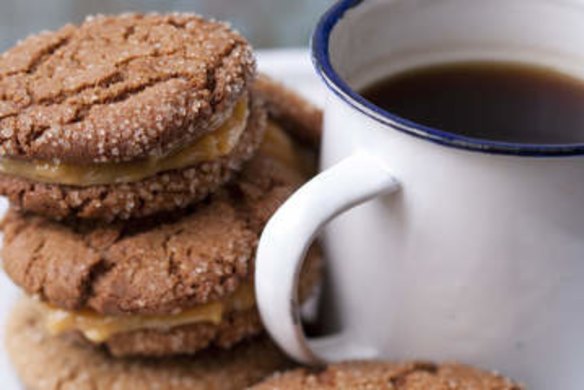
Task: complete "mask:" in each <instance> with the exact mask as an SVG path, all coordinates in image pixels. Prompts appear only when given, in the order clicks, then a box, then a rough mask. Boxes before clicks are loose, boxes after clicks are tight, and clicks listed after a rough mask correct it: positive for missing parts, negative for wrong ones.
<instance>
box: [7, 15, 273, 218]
mask: <svg viewBox="0 0 584 390" xmlns="http://www.w3.org/2000/svg"><path fill="white" fill-rule="evenodd" d="M254 76H255V62H254V59H253V53H252V50H251V47H250V46H249V44H248V43H247V42H246V41H245V39H244V38H242V37H241V36H240V35H239V34H238V33H236V32H234V31H233V30H231V29H230V28H229V27H228V26H227V25H225V24H224V23H218V22H214V21H208V20H205V19H203V18H201V17H199V16H196V15H189V14H172V15H156V14H149V15H139V14H127V15H121V16H100V17H94V18H89V19H87V20H86V21H85V22H84V23H83V24H81V25H79V26H73V25H68V26H65V27H63V28H62V29H60V30H58V31H56V32H49V33H42V34H39V35H36V36H33V37H30V38H28V39H26V40H24V41H23V42H22V43H20V44H18V45H17V46H16V47H14V48H12V49H10V50H8V51H7V52H5V53H4V54H3V55H2V56H1V57H0V172H1V174H0V194H3V195H6V196H8V197H9V199H10V200H11V202H12V204H13V205H14V206H15V207H17V208H19V209H20V210H23V211H31V212H35V213H38V214H42V215H44V216H47V217H51V218H56V219H63V218H66V217H77V218H90V219H104V220H114V219H128V218H136V217H144V216H148V215H151V214H154V213H157V212H160V211H169V210H174V209H177V208H185V207H187V206H188V205H189V204H192V203H194V202H196V201H198V200H201V199H203V198H204V197H205V196H207V195H208V194H209V193H212V192H214V191H215V190H216V189H218V188H219V187H220V186H221V185H223V184H224V183H225V182H227V181H228V180H229V179H230V178H231V177H232V176H233V174H234V172H236V171H238V170H239V169H240V167H241V165H242V163H243V162H245V161H246V160H248V159H249V158H251V156H252V155H253V153H254V150H255V149H256V148H257V146H258V145H259V143H260V141H261V138H262V134H263V131H264V127H265V109H264V108H263V107H262V104H261V103H260V102H259V99H258V98H256V97H254V96H253V93H251V92H250V88H249V87H250V85H251V83H252V81H253V79H254Z"/></svg>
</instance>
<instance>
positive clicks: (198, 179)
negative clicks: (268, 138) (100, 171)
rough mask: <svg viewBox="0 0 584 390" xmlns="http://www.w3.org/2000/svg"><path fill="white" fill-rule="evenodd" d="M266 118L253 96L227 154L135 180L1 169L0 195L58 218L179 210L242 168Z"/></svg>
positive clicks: (116, 216) (121, 216)
mask: <svg viewBox="0 0 584 390" xmlns="http://www.w3.org/2000/svg"><path fill="white" fill-rule="evenodd" d="M265 122H266V113H265V110H264V109H263V108H262V107H261V106H260V104H258V103H257V99H256V104H254V105H253V107H252V111H251V114H250V118H249V122H248V126H247V129H246V130H245V132H244V133H243V135H242V137H241V139H240V141H239V143H238V144H237V146H236V147H235V149H234V150H233V151H232V152H231V153H230V154H229V155H227V156H224V157H221V158H218V159H215V160H212V161H206V162H202V163H200V164H197V165H195V166H192V167H188V168H185V169H180V170H171V171H167V172H161V173H158V174H156V175H154V176H152V177H149V178H146V179H143V180H140V181H137V182H129V183H121V184H109V185H94V186H89V187H78V186H70V185H60V184H50V183H41V182H34V181H31V180H28V179H24V178H19V177H17V176H10V175H5V174H1V173H0V194H2V195H4V196H6V197H8V199H9V200H10V203H11V205H12V207H14V208H15V209H17V210H19V211H22V212H33V213H36V214H39V215H42V216H44V217H49V218H51V219H57V220H62V219H64V218H68V217H75V218H83V219H102V220H107V221H112V220H114V219H129V218H139V217H146V216H150V215H153V214H155V213H159V212H163V211H173V210H174V209H177V208H178V209H183V208H186V207H188V206H189V205H190V204H192V203H195V202H197V201H200V200H201V199H204V198H205V197H206V196H208V195H209V193H212V192H213V191H215V190H217V189H218V188H220V187H221V186H222V185H224V184H225V183H226V182H227V181H229V179H231V178H232V177H233V175H234V174H235V173H236V172H237V171H238V170H239V169H241V166H242V164H243V163H244V162H245V161H247V160H248V159H249V158H250V157H251V156H253V154H254V153H255V151H256V149H257V147H258V145H259V144H260V143H261V139H262V137H263V134H264V129H265Z"/></svg>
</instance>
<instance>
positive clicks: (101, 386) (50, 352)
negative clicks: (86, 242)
mask: <svg viewBox="0 0 584 390" xmlns="http://www.w3.org/2000/svg"><path fill="white" fill-rule="evenodd" d="M40 321H41V320H40V318H39V313H38V311H37V306H36V304H35V303H34V302H31V301H29V300H27V301H21V302H19V304H18V306H17V307H16V309H15V310H14V312H13V314H12V317H11V318H10V320H9V323H8V328H7V332H6V346H7V350H8V353H9V355H10V357H11V360H12V363H13V366H14V368H15V369H16V371H17V373H18V374H19V376H20V378H21V380H22V382H23V384H24V385H25V386H26V388H27V389H30V390H57V389H59V390H68V389H71V390H72V389H75V390H89V389H91V390H109V389H117V390H134V389H168V390H187V389H188V390H211V389H213V390H215V389H222V390H230V389H233V390H235V389H237V390H239V389H243V388H246V387H247V386H249V385H251V384H253V383H255V382H258V381H259V380H261V379H262V378H264V377H266V376H267V375H269V374H271V373H272V372H274V371H276V370H281V369H285V368H287V367H290V366H291V363H290V362H289V361H288V360H287V359H286V358H285V357H284V356H283V355H282V354H281V353H280V352H278V350H277V349H276V348H275V347H274V346H273V345H272V344H271V343H270V342H269V341H268V340H266V339H263V338H260V339H255V340H253V341H249V342H246V343H243V344H241V345H238V346H237V347H235V348H234V349H231V350H229V351H224V350H209V351H205V352H203V353H201V354H200V355H198V356H197V357H195V358H192V357H188V358H187V357H184V358H181V357H175V358H164V359H115V358H112V357H110V356H109V355H108V354H106V353H104V352H103V351H100V350H98V349H95V348H92V347H88V346H86V345H83V344H76V343H74V342H71V341H69V340H66V339H63V338H59V337H50V336H48V335H46V334H45V333H44V331H43V328H42V324H41V323H40Z"/></svg>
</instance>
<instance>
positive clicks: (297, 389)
mask: <svg viewBox="0 0 584 390" xmlns="http://www.w3.org/2000/svg"><path fill="white" fill-rule="evenodd" d="M252 389H253V390H276V389H277V390H301V389H305V390H333V389H354V390H365V389H378V390H521V389H522V387H521V386H519V385H518V384H516V383H513V382H512V381H511V380H509V379H506V378H504V377H502V376H500V375H497V374H494V373H490V372H486V371H481V370H478V369H475V368H472V367H469V366H465V365H462V364H456V363H450V364H433V363H415V362H414V363H388V362H375V361H372V362H366V361H362V362H347V363H339V364H333V365H331V366H329V367H327V368H325V369H322V370H310V369H305V368H300V369H296V370H292V371H289V372H284V373H278V374H275V375H273V376H272V377H271V378H269V379H267V380H265V381H264V382H263V383H261V384H259V385H257V386H253V387H252Z"/></svg>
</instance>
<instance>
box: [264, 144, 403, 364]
mask: <svg viewBox="0 0 584 390" xmlns="http://www.w3.org/2000/svg"><path fill="white" fill-rule="evenodd" d="M398 188H399V183H398V181H397V180H396V179H395V178H394V177H393V176H392V175H391V174H390V173H389V170H388V169H387V168H386V167H385V166H384V165H383V162H381V161H379V160H378V159H376V158H374V157H372V156H370V155H367V154H365V153H362V152H356V153H355V154H353V155H351V156H349V157H347V158H345V159H344V160H342V161H341V162H339V163H337V164H336V165H334V166H332V167H331V168H329V169H327V170H325V171H323V172H322V173H320V174H319V175H317V176H316V177H314V178H313V179H312V180H310V181H309V182H307V183H306V184H305V185H304V186H303V187H301V188H300V189H299V190H298V191H296V192H295V193H294V194H293V195H292V196H291V197H290V198H289V199H288V200H287V201H286V202H285V203H284V204H283V205H282V206H281V207H280V208H279V209H278V211H277V212H276V213H275V214H274V216H273V217H272V218H271V219H270V221H269V222H268V224H267V225H266V227H265V229H264V231H263V233H262V237H261V239H260V243H259V246H258V250H257V256H256V265H255V266H256V270H255V291H256V299H257V305H258V308H259V312H260V315H261V317H262V320H263V323H264V325H265V327H266V329H267V330H268V332H269V333H270V334H271V336H272V337H273V338H274V339H275V341H276V342H277V343H278V344H279V345H280V347H281V348H282V349H283V350H284V351H285V352H287V353H288V355H290V356H291V357H292V358H294V359H296V360H297V361H299V362H302V363H305V364H318V363H321V362H323V361H330V360H339V359H341V358H348V357H350V356H343V355H347V353H346V352H345V351H347V350H348V349H350V344H348V342H349V340H346V338H345V337H343V335H342V334H341V335H337V336H335V337H331V338H328V337H327V339H326V341H325V340H321V339H316V340H312V341H311V340H308V339H307V338H306V336H305V334H304V332H303V330H302V325H301V323H300V314H299V313H300V311H299V305H298V279H299V275H300V270H301V268H302V263H303V261H304V257H305V254H306V251H307V250H308V248H309V247H310V244H311V243H312V241H313V240H314V238H315V236H316V235H317V233H318V231H319V230H320V229H321V228H322V227H323V226H324V225H325V224H326V223H327V222H329V221H330V220H331V219H333V218H334V217H335V216H337V215H339V214H341V213H342V212H344V211H346V210H348V209H351V208H353V207H355V206H357V205H359V204H361V203H364V202H366V201H368V200H370V199H372V198H374V197H377V196H380V195H385V194H389V193H392V192H394V191H396V190H397V189H398ZM323 341H324V342H323Z"/></svg>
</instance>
